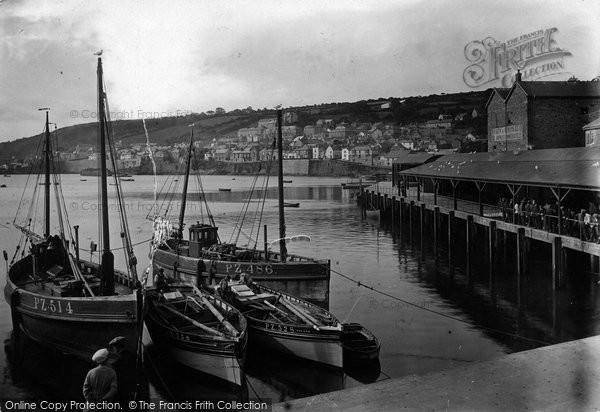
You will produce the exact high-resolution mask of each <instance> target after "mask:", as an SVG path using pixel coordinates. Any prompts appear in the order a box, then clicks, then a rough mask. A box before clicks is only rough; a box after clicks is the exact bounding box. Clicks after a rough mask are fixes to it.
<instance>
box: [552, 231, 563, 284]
mask: <svg viewBox="0 0 600 412" xmlns="http://www.w3.org/2000/svg"><path fill="white" fill-rule="evenodd" d="M562 257H563V254H562V238H561V237H560V236H555V237H554V239H552V290H558V289H560V287H561V278H562V267H563V261H562Z"/></svg>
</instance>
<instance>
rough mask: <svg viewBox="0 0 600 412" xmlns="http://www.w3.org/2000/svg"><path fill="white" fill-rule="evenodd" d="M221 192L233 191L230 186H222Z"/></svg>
mask: <svg viewBox="0 0 600 412" xmlns="http://www.w3.org/2000/svg"><path fill="white" fill-rule="evenodd" d="M219 192H231V189H230V188H228V187H220V188H219Z"/></svg>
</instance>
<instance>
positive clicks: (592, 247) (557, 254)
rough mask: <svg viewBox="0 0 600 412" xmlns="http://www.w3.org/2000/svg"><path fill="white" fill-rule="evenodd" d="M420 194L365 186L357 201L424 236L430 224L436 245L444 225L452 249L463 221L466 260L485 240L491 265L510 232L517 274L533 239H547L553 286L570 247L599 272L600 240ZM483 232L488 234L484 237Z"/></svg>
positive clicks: (563, 269) (559, 280) (558, 281)
mask: <svg viewBox="0 0 600 412" xmlns="http://www.w3.org/2000/svg"><path fill="white" fill-rule="evenodd" d="M390 189H391V188H390ZM419 198H420V199H421V200H416V201H415V200H409V199H408V198H407V197H403V196H390V195H389V194H387V193H381V192H378V191H377V190H363V191H362V192H361V194H360V196H358V202H359V204H360V205H361V206H362V208H363V210H365V209H366V208H367V207H368V206H369V205H371V206H373V205H374V206H375V207H377V208H379V210H380V215H381V219H384V220H388V221H390V222H392V224H393V225H394V226H397V225H401V224H403V222H406V221H407V223H408V224H409V227H410V229H411V230H410V231H411V233H412V228H413V226H414V225H418V226H419V231H420V233H421V235H422V236H421V237H423V234H424V233H425V231H426V230H427V229H428V228H431V229H430V230H431V231H432V232H433V233H432V235H433V239H434V245H435V246H437V243H438V241H439V240H440V238H441V236H442V235H443V231H444V229H445V232H446V235H447V242H448V245H449V251H450V253H451V251H452V247H451V246H452V245H453V243H454V242H455V240H456V239H455V237H456V228H457V225H458V224H463V225H464V226H465V236H466V238H465V242H466V247H465V253H466V254H467V264H468V262H470V258H471V256H470V254H471V253H472V250H473V245H474V243H475V242H485V244H486V256H487V259H488V263H489V266H490V269H491V268H492V267H493V265H494V262H496V261H497V259H498V257H499V256H500V253H499V249H500V248H503V247H504V248H505V247H506V245H507V241H506V238H507V236H508V235H509V234H510V235H512V236H514V237H515V239H516V242H515V243H516V250H515V251H516V256H517V262H516V263H517V275H522V274H524V273H525V272H526V270H527V269H526V268H527V263H528V259H527V255H528V251H529V250H530V248H531V245H530V241H531V240H535V241H539V242H543V243H546V244H548V245H549V246H550V247H551V249H552V262H551V267H552V285H553V288H554V289H559V288H560V287H561V285H563V281H564V275H565V273H566V268H567V264H568V260H569V259H568V256H569V253H568V252H569V251H574V252H579V253H582V254H585V255H587V256H588V257H587V259H586V260H587V262H589V264H588V271H589V272H592V273H598V270H599V266H600V263H599V256H600V244H597V243H594V242H587V241H584V240H580V239H577V238H574V237H571V236H567V235H564V234H556V233H551V232H548V231H545V230H541V229H535V228H532V227H526V226H522V225H518V224H514V223H509V222H505V221H502V220H499V219H495V218H494V217H488V216H481V214H484V213H483V210H482V211H481V213H480V214H475V213H469V212H465V211H461V210H455V208H457V207H458V203H459V202H458V201H455V202H454V204H453V208H452V209H451V208H447V207H443V206H440V205H436V204H435V203H437V199H435V198H432V197H431V196H425V195H424V194H420V196H419ZM432 200H433V202H432ZM455 200H456V199H455ZM427 222H431V224H427ZM482 234H485V239H483V235H482Z"/></svg>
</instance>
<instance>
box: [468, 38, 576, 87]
mask: <svg viewBox="0 0 600 412" xmlns="http://www.w3.org/2000/svg"><path fill="white" fill-rule="evenodd" d="M557 32H558V29H557V28H556V27H553V28H550V29H545V30H537V31H534V32H532V33H529V34H523V35H521V36H518V37H515V38H513V39H511V40H508V41H505V42H503V43H501V42H499V41H496V40H495V39H494V38H492V37H487V38H486V39H484V40H474V41H472V42H470V43H469V44H467V45H466V46H465V50H464V54H465V58H466V59H467V60H468V61H469V63H470V64H469V66H467V68H466V69H465V71H464V72H463V80H464V82H465V84H466V85H467V86H469V87H472V88H475V87H480V86H484V85H485V86H488V87H491V86H501V87H510V86H511V85H512V83H513V80H514V75H515V73H516V72H517V70H521V73H522V79H523V80H539V79H541V78H544V77H548V76H552V75H557V74H561V73H567V72H566V71H565V63H564V58H565V57H568V56H571V53H570V52H569V51H567V50H563V49H561V48H559V47H558V46H557V44H556V39H555V38H554V35H555V34H556V33H557Z"/></svg>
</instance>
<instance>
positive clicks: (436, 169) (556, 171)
mask: <svg viewBox="0 0 600 412" xmlns="http://www.w3.org/2000/svg"><path fill="white" fill-rule="evenodd" d="M401 173H402V174H405V175H411V176H422V177H433V178H442V179H443V178H446V179H454V180H469V181H480V182H491V183H510V184H523V185H528V186H545V187H563V188H571V189H585V190H600V147H575V148H567V149H544V150H529V151H523V152H486V153H461V154H453V155H446V156H442V157H440V158H439V159H437V160H436V161H434V162H431V163H428V164H424V165H421V166H417V167H414V168H411V169H408V170H405V171H403V172H401Z"/></svg>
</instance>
